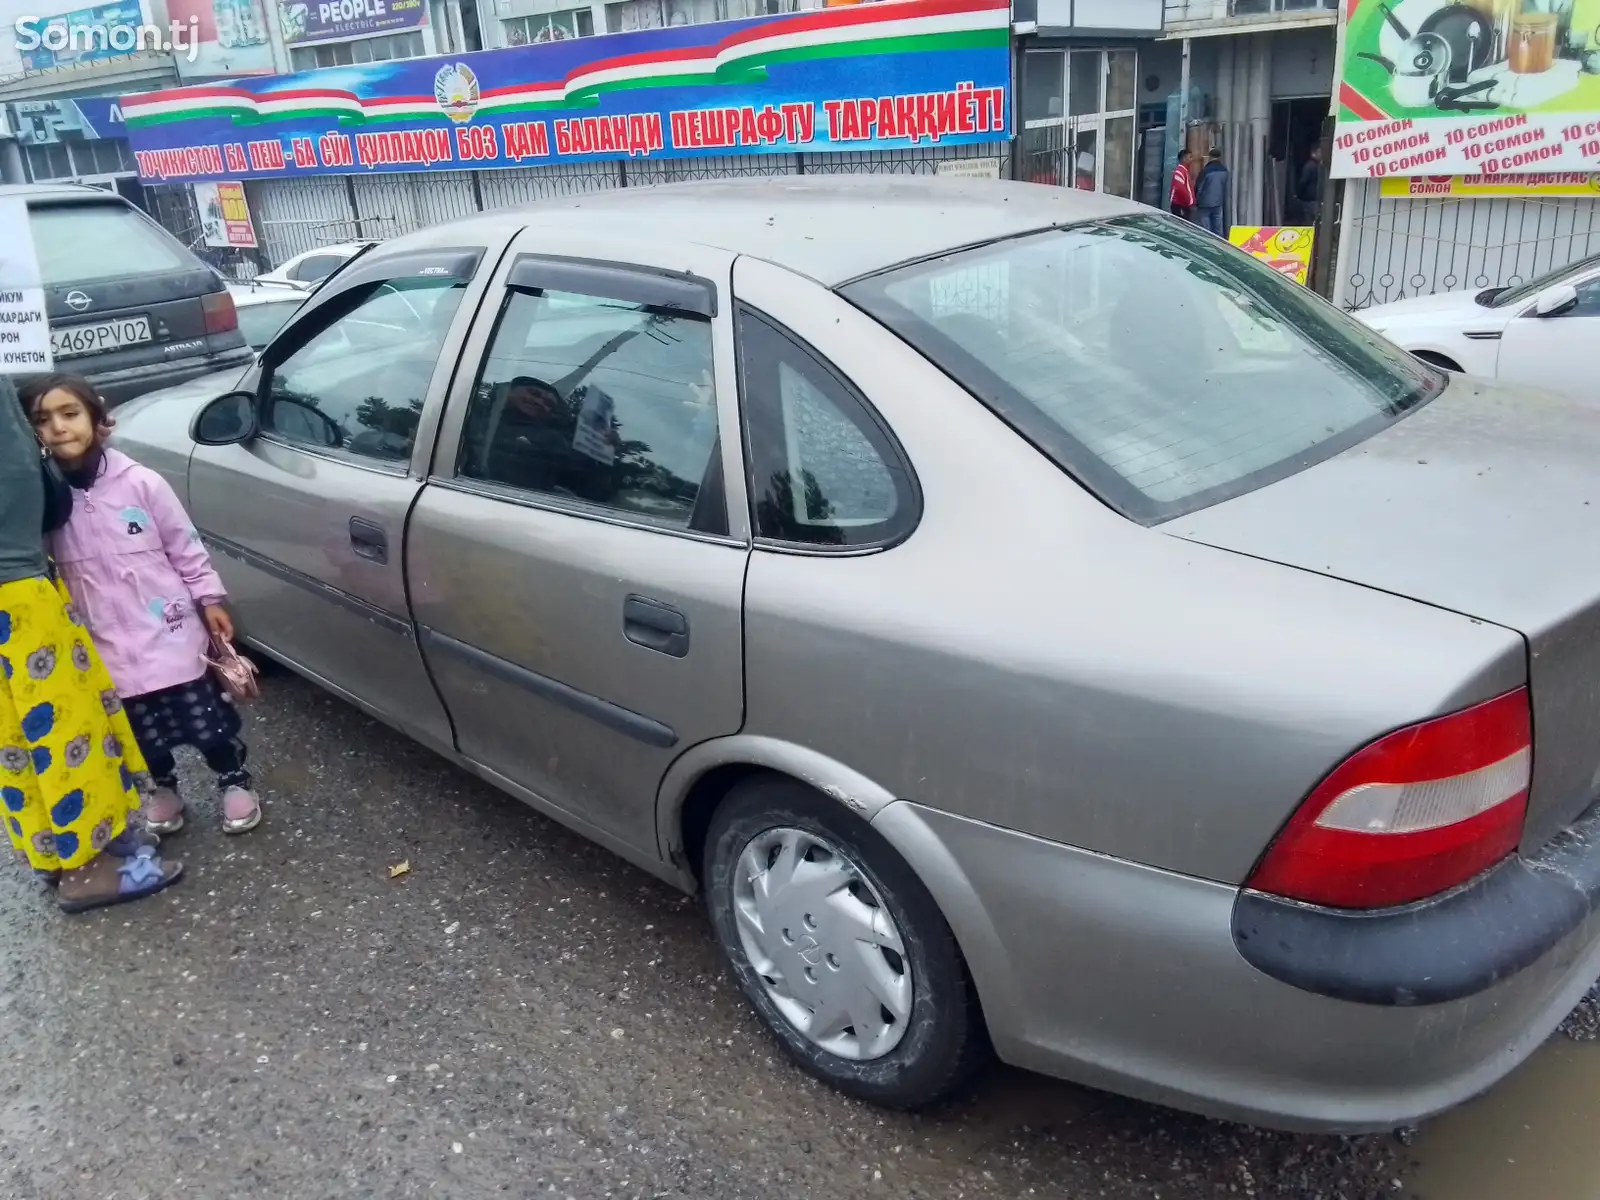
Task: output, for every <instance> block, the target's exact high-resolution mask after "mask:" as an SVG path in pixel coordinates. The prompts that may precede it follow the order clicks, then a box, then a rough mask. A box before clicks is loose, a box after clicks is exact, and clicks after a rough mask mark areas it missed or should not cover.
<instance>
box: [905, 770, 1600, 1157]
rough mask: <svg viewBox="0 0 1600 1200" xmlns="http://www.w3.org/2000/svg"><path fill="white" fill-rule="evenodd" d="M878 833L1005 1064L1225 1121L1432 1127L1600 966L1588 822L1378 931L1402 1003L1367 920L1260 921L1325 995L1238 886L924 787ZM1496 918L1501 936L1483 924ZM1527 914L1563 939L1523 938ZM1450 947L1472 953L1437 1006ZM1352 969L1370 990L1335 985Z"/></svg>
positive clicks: (1516, 1055) (1354, 980) (1522, 1054)
mask: <svg viewBox="0 0 1600 1200" xmlns="http://www.w3.org/2000/svg"><path fill="white" fill-rule="evenodd" d="M874 826H875V827H876V828H877V829H879V830H880V831H881V832H882V833H883V834H884V835H885V836H886V837H888V839H889V840H890V841H891V842H892V843H893V844H894V845H895V846H896V847H897V848H898V849H899V850H900V851H901V853H902V854H904V855H905V856H906V858H907V859H908V861H910V862H911V864H912V866H913V867H914V868H915V869H916V870H917V872H918V874H919V875H920V876H921V878H922V879H923V881H924V882H925V883H926V884H927V885H928V887H929V889H930V891H932V892H933V894H934V896H935V898H936V899H937V900H938V902H939V904H940V907H941V909H942V910H943V912H944V913H945V915H946V917H947V918H948V919H949V921H950V924H951V927H952V929H953V930H954V931H955V934H956V937H957V939H958V941H959V942H960V943H961V946H962V950H963V952H964V953H965V954H966V957H967V960H968V964H969V966H970V967H971V969H972V972H973V976H974V979H975V981H976V983H977V986H978V992H979V995H980V997H981V999H982V1002H983V1008H984V1014H985V1017H986V1019H987V1021H988V1024H989V1029H990V1034H991V1036H992V1037H993V1039H994V1043H995V1047H996V1049H997V1050H998V1052H999V1053H1000V1056H1001V1057H1002V1058H1004V1059H1005V1060H1007V1061H1008V1062H1011V1063H1014V1064H1016V1065H1018V1066H1022V1067H1027V1068H1029V1069H1032V1070H1036V1071H1040V1072H1043V1073H1045V1074H1050V1075H1057V1076H1061V1077H1063V1078H1067V1079H1071V1080H1074V1081H1077V1082H1080V1083H1086V1084H1089V1085H1092V1086H1096V1087H1103V1088H1106V1089H1108V1090H1112V1091H1116V1092H1122V1093H1125V1094H1128V1095H1133V1096H1138V1097H1141V1098H1143V1099H1147V1100H1152V1101H1155V1102H1157V1103H1162V1104H1169V1105H1173V1106H1175V1107H1179V1108H1186V1109H1191V1110H1193V1111H1197V1112H1202V1113H1206V1114H1207V1115H1211V1116H1219V1117H1227V1118H1231V1119H1237V1120H1245V1121H1250V1122H1252V1123H1255V1124H1261V1125H1269V1126H1275V1127H1278V1128H1286V1129H1302V1130H1316V1131H1340V1132H1355V1131H1363V1130H1371V1129H1386V1128H1393V1127H1395V1126H1398V1125H1407V1124H1411V1123H1413V1122H1416V1121H1418V1120H1421V1119H1422V1118H1424V1117H1427V1116H1430V1115H1432V1114H1433V1113H1436V1112H1439V1111H1441V1110H1443V1109H1446V1108H1449V1107H1452V1106H1453V1105H1455V1104H1458V1103H1460V1102H1461V1101H1463V1100H1466V1099H1468V1098H1470V1097H1472V1096H1474V1095H1476V1094H1477V1093H1479V1092H1481V1091H1483V1090H1485V1089H1486V1088H1488V1087H1490V1086H1491V1085H1493V1084H1494V1083H1495V1082H1496V1081H1497V1080H1499V1079H1500V1078H1501V1077H1502V1076H1503V1075H1505V1074H1506V1073H1507V1072H1508V1071H1510V1070H1511V1069H1512V1068H1513V1067H1515V1066H1516V1065H1517V1064H1518V1063H1520V1062H1521V1061H1522V1060H1523V1059H1524V1058H1526V1057H1527V1056H1528V1055H1529V1054H1530V1053H1532V1052H1533V1050H1534V1049H1535V1048H1536V1047H1537V1046H1538V1045H1539V1044H1540V1042H1542V1041H1543V1040H1544V1039H1545V1038H1546V1037H1547V1036H1548V1035H1549V1034H1550V1032H1551V1031H1552V1030H1553V1029H1554V1028H1555V1027H1556V1025H1557V1024H1559V1023H1560V1021H1561V1019H1562V1018H1563V1017H1564V1016H1565V1015H1566V1014H1567V1013H1568V1012H1570V1011H1571V1009H1572V1006H1573V1005H1574V1004H1575V1003H1576V1002H1577V1000H1578V999H1579V997H1581V996H1582V995H1583V993H1584V992H1585V991H1586V990H1587V989H1588V988H1589V986H1590V985H1591V984H1592V983H1593V982H1594V980H1595V978H1596V977H1597V976H1600V916H1597V915H1596V914H1595V913H1594V911H1593V908H1592V907H1591V905H1590V903H1589V899H1588V897H1589V896H1590V895H1591V894H1592V893H1591V892H1588V891H1585V890H1584V889H1583V888H1582V886H1581V885H1579V884H1577V883H1575V882H1573V881H1574V880H1575V879H1576V878H1578V877H1579V875H1581V874H1582V872H1592V873H1593V874H1594V876H1596V877H1600V861H1594V862H1591V861H1590V860H1591V859H1595V860H1600V843H1595V847H1596V848H1595V849H1594V850H1593V851H1592V852H1590V850H1589V848H1588V847H1587V846H1585V845H1583V842H1584V838H1583V836H1582V831H1579V832H1578V836H1574V837H1571V838H1568V839H1564V840H1563V842H1562V844H1561V845H1560V846H1557V847H1555V848H1553V849H1552V851H1551V852H1550V855H1548V856H1541V858H1540V859H1539V860H1535V861H1534V862H1532V863H1529V864H1522V863H1520V862H1519V863H1516V867H1517V870H1518V871H1524V872H1527V873H1528V874H1529V875H1530V876H1532V877H1533V878H1531V879H1530V880H1524V881H1523V882H1521V883H1514V884H1513V885H1512V886H1509V887H1508V886H1507V885H1506V884H1504V883H1497V884H1494V886H1493V887H1492V888H1489V887H1486V889H1485V890H1484V891H1483V892H1482V897H1483V898H1482V899H1479V900H1475V901H1473V902H1472V903H1471V906H1470V909H1469V908H1467V907H1463V908H1461V909H1460V910H1456V909H1453V908H1451V907H1449V906H1448V905H1447V903H1446V902H1437V903H1435V904H1433V905H1429V906H1418V911H1416V912H1413V913H1410V914H1409V917H1408V922H1407V923H1406V924H1405V925H1404V928H1403V929H1402V928H1401V926H1393V927H1389V928H1385V927H1384V926H1383V925H1382V924H1374V925H1370V926H1363V927H1362V929H1363V930H1371V931H1375V932H1374V934H1373V937H1374V940H1373V942H1372V943H1371V946H1372V947H1376V949H1375V950H1372V951H1371V952H1372V953H1374V954H1375V955H1376V957H1377V959H1378V960H1379V962H1380V963H1382V964H1386V965H1385V966H1384V970H1386V971H1387V972H1388V974H1389V978H1388V979H1386V980H1384V981H1383V987H1384V989H1386V990H1387V991H1386V994H1387V995H1388V996H1389V997H1390V998H1389V999H1388V1000H1387V1001H1386V1002H1384V1003H1375V1002H1371V1000H1372V998H1374V997H1375V996H1376V995H1377V994H1378V993H1375V992H1371V991H1370V984H1371V981H1372V979H1373V977H1374V975H1375V973H1376V972H1377V968H1376V967H1374V966H1373V964H1371V963H1368V962H1366V961H1365V958H1366V956H1367V954H1368V953H1369V947H1368V946H1367V945H1366V944H1364V943H1363V942H1362V937H1363V936H1366V935H1365V934H1364V933H1362V932H1360V931H1357V930H1355V929H1354V928H1353V927H1350V928H1345V927H1342V928H1345V932H1344V933H1343V934H1341V935H1340V937H1339V938H1338V939H1334V940H1332V941H1331V942H1330V940H1329V938H1328V936H1327V935H1326V934H1324V935H1322V937H1321V940H1320V941H1319V940H1318V939H1315V938H1311V937H1310V936H1309V935H1307V934H1306V933H1304V932H1303V930H1302V926H1301V923H1300V922H1299V921H1298V920H1297V921H1296V922H1295V923H1294V924H1293V925H1290V926H1285V927H1283V928H1276V927H1275V928H1273V929H1272V930H1271V931H1270V932H1269V930H1268V924H1270V922H1268V924H1260V923H1258V931H1257V934H1256V935H1255V936H1254V937H1252V938H1251V941H1252V942H1256V943H1257V944H1266V943H1271V944H1273V945H1274V946H1275V947H1276V948H1275V950H1274V952H1273V953H1274V956H1275V957H1274V959H1273V960H1272V965H1273V966H1274V969H1275V970H1278V971H1279V973H1280V974H1281V973H1285V972H1284V969H1283V964H1284V963H1289V962H1293V963H1299V964H1302V965H1303V964H1304V963H1306V962H1318V963H1320V964H1321V965H1320V966H1319V968H1318V972H1319V974H1318V978H1317V980H1316V986H1317V987H1318V988H1319V989H1320V990H1308V988H1307V987H1306V986H1302V985H1303V984H1306V983H1309V982H1313V981H1312V980H1310V979H1300V980H1299V982H1297V983H1296V982H1286V981H1285V980H1283V979H1281V978H1274V977H1273V975H1271V974H1269V973H1267V971H1265V970H1263V969H1260V968H1258V967H1257V966H1255V965H1252V963H1251V962H1249V961H1247V960H1246V958H1245V957H1244V955H1243V954H1241V952H1240V949H1239V947H1238V946H1237V945H1236V944H1235V920H1236V911H1237V913H1238V914H1239V919H1240V920H1249V919H1252V918H1253V917H1254V918H1259V917H1260V916H1261V914H1260V913H1259V912H1258V911H1257V907H1256V906H1255V905H1254V903H1253V900H1252V898H1251V897H1249V896H1245V897H1244V898H1243V899H1241V893H1240V891H1239V889H1237V888H1235V887H1230V886H1227V885H1224V884H1218V883H1213V882H1208V881H1205V880H1197V879H1193V878H1189V877H1187V876H1181V875H1175V874H1172V873H1170V872H1166V871H1159V870H1154V869H1151V868H1148V867H1143V866H1139V865H1136V864H1133V863H1129V862H1125V861H1122V860H1119V859H1112V858H1108V857H1106V856H1104V855H1098V854H1091V853H1088V852H1085V851H1081V850H1076V849H1073V848H1071V847H1067V846H1062V845H1059V844H1056V843H1051V842H1045V841H1042V840H1041V839H1038V838H1033V837H1028V836H1026V835H1023V834H1018V833H1013V832H1011V831H1008V830H1002V829H998V828H995V827H993V826H989V825H984V824H981V823H979V822H975V821H968V820H964V819H962V818H959V817H952V816H949V815H947V814H944V813H938V812H934V811H931V810H929V809H924V808H920V807H918V806H916V805H913V804H909V803H906V802H904V801H901V802H897V803H895V804H892V805H890V806H888V807H887V808H886V809H884V810H883V812H882V813H880V814H879V816H878V817H877V819H876V820H875V821H874ZM1546 858H1548V860H1549V861H1548V862H1547V861H1546ZM1578 860H1582V864H1583V866H1582V872H1580V870H1579V868H1578V867H1577V866H1575V865H1574V864H1575V863H1576V862H1577V861H1578ZM1507 865H1508V866H1510V865H1511V864H1507ZM1499 874H1500V873H1499V872H1490V873H1489V874H1488V875H1487V876H1485V877H1484V879H1483V880H1480V881H1479V883H1480V884H1485V883H1487V881H1490V880H1491V878H1493V877H1497V876H1498V875H1499ZM1508 874H1510V873H1509V872H1508ZM1582 877H1583V878H1588V877H1589V876H1588V875H1582ZM1562 880H1566V881H1567V882H1562ZM1534 885H1536V886H1534ZM1552 889H1553V890H1552ZM1473 890H1474V889H1465V890H1464V891H1463V892H1462V893H1458V895H1464V894H1465V892H1467V891H1473ZM1558 894H1559V897H1560V898H1558ZM1263 899H1264V898H1263ZM1269 903H1272V904H1273V905H1275V906H1276V905H1277V902H1269ZM1478 905H1482V906H1483V907H1482V908H1481V909H1480V908H1478V907H1477V906H1478ZM1283 907H1286V908H1292V909H1294V912H1295V913H1296V914H1297V915H1304V914H1307V913H1309V914H1317V913H1318V910H1314V909H1298V908H1294V906H1283ZM1424 909H1425V910H1426V911H1423V910H1424ZM1271 915H1272V918H1273V919H1274V920H1275V919H1276V918H1277V916H1278V914H1277V913H1273V914H1271ZM1341 919H1342V920H1346V921H1348V920H1349V918H1348V917H1342V916H1341ZM1469 921H1470V922H1471V923H1472V924H1471V927H1470V929H1469ZM1480 921H1487V922H1489V924H1490V926H1491V931H1490V933H1489V934H1488V935H1483V934H1480V933H1478V932H1476V931H1477V929H1478V925H1477V922H1480ZM1519 921H1523V922H1526V924H1527V925H1528V926H1529V927H1530V928H1532V927H1535V926H1537V927H1538V928H1539V929H1540V930H1541V932H1540V933H1539V934H1538V935H1537V936H1517V929H1516V926H1517V923H1518V922H1519ZM1314 927H1315V926H1313V928H1314ZM1395 929H1401V933H1402V934H1403V937H1402V936H1400V935H1397V934H1396V933H1395V932H1394V930H1395ZM1285 930H1288V931H1290V933H1291V934H1292V940H1290V941H1289V944H1288V945H1287V947H1285V946H1284V945H1283V942H1284V941H1285V940H1286V939H1285V938H1284V937H1283V936H1282V935H1283V933H1284V932H1285ZM1258 939H1259V940H1258ZM1295 941H1299V942H1300V943H1301V944H1302V945H1303V946H1304V947H1305V949H1304V953H1303V954H1297V953H1296V947H1295V944H1294V943H1295ZM1480 943H1481V944H1480ZM1245 944H1247V945H1249V944H1250V942H1246V943H1245ZM1330 946H1331V947H1332V949H1331V950H1330V949H1329V947H1330ZM1418 948H1424V949H1426V950H1427V952H1428V953H1429V954H1431V955H1432V957H1431V958H1430V959H1422V958H1419V959H1418V960H1417V961H1416V962H1415V963H1414V964H1412V965H1410V966H1408V965H1407V963H1406V962H1404V961H1403V958H1404V954H1403V952H1404V951H1406V950H1408V949H1410V950H1417V949H1418ZM1261 957H1263V961H1267V960H1266V958H1265V956H1261ZM1441 960H1442V961H1446V962H1448V963H1452V964H1456V965H1455V967H1454V969H1453V970H1452V971H1446V972H1444V973H1443V977H1445V978H1447V979H1448V980H1449V983H1448V986H1445V987H1443V989H1442V990H1440V991H1438V994H1437V995H1436V997H1434V998H1433V999H1432V1000H1431V1001H1430V1000H1429V999H1428V998H1427V997H1429V996H1430V993H1429V988H1430V987H1432V986H1434V985H1433V984H1432V983H1431V982H1430V980H1432V979H1433V978H1434V976H1435V974H1437V973H1438V965H1439V962H1440V961H1441ZM1336 981H1342V982H1337V990H1339V991H1342V992H1351V991H1360V990H1362V989H1368V995H1367V997H1366V998H1364V999H1351V998H1342V997H1341V996H1340V995H1334V994H1328V993H1329V992H1330V991H1332V990H1335V988H1334V986H1333V985H1334V983H1335V982H1336ZM1396 983H1398V984H1399V985H1401V986H1400V987H1399V988H1395V987H1392V986H1391V985H1394V984H1396ZM1407 989H1408V990H1409V994H1405V993H1406V991H1407ZM1446 993H1454V994H1453V995H1447V994H1446Z"/></svg>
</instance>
